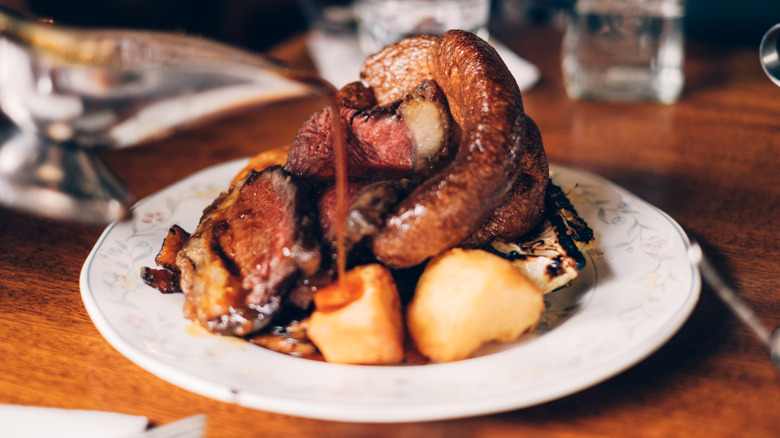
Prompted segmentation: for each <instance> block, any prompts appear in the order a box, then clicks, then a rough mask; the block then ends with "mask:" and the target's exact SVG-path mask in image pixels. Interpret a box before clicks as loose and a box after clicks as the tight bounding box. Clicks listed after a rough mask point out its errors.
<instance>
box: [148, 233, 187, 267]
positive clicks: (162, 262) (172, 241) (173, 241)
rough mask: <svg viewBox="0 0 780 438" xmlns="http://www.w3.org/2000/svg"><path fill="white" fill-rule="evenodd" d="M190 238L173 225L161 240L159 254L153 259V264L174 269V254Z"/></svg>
mask: <svg viewBox="0 0 780 438" xmlns="http://www.w3.org/2000/svg"><path fill="white" fill-rule="evenodd" d="M189 238H190V233H188V232H187V231H185V230H184V228H182V227H180V226H178V225H173V226H171V228H169V229H168V234H167V235H166V236H165V239H164V240H163V244H162V247H161V248H160V252H158V253H157V256H156V257H155V258H154V261H155V263H157V265H158V266H161V267H163V268H165V269H174V270H178V269H176V254H177V253H178V252H179V250H180V249H182V247H183V246H184V243H185V242H187V239H189Z"/></svg>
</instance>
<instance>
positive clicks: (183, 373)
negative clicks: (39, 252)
mask: <svg viewBox="0 0 780 438" xmlns="http://www.w3.org/2000/svg"><path fill="white" fill-rule="evenodd" d="M247 161H248V158H240V159H234V160H230V161H226V162H222V163H218V164H215V165H211V166H208V167H205V168H203V169H201V170H199V171H197V172H195V173H193V174H191V175H188V176H186V177H184V178H182V179H181V180H179V181H176V182H174V183H172V184H170V185H168V186H166V187H164V188H162V189H160V190H158V191H156V192H154V193H152V194H150V195H148V196H146V197H144V198H143V199H141V200H139V201H138V202H137V203H136V204H135V205H134V206H133V210H136V209H138V208H139V207H141V206H142V205H144V204H145V203H147V202H150V201H151V200H152V199H154V198H155V197H157V196H159V195H160V194H162V193H164V192H166V191H170V190H174V189H175V188H176V187H178V186H180V185H186V184H188V183H190V182H191V181H193V180H198V179H199V178H203V176H204V174H205V173H207V172H210V171H215V170H224V171H225V172H227V169H228V168H229V167H230V166H235V167H236V168H237V169H236V170H238V168H239V166H242V165H243V164H244V163H246V162H247ZM550 169H551V171H552V173H553V175H554V174H555V172H556V171H563V172H570V173H572V174H577V175H581V176H582V177H584V178H586V179H591V180H594V181H597V182H599V183H600V184H602V185H604V186H607V187H609V188H610V189H611V190H613V191H615V192H617V193H618V194H619V195H620V196H621V197H624V198H626V197H627V198H631V199H633V200H637V201H639V202H640V203H642V204H643V205H644V206H645V207H647V208H650V209H651V210H652V211H653V212H654V213H656V214H658V215H659V216H660V217H661V218H662V219H664V220H665V221H667V222H668V223H669V224H670V225H671V227H672V228H673V229H674V231H675V232H676V233H677V236H678V237H679V238H680V241H681V243H682V244H683V245H685V247H687V246H688V245H690V239H689V238H688V236H687V234H686V233H685V231H684V229H683V228H682V227H681V226H680V224H679V223H677V222H676V221H675V220H674V219H673V218H672V217H671V216H670V215H669V214H667V213H666V212H664V211H663V210H661V209H659V208H658V207H656V206H654V205H652V204H650V203H649V202H647V201H644V200H643V199H641V198H639V197H638V196H636V195H634V194H633V193H632V192H630V191H628V190H626V189H625V188H623V187H621V186H619V185H617V184H615V183H614V182H612V181H610V180H608V179H606V178H603V177H601V176H599V175H596V174H593V173H591V172H589V171H586V170H582V169H577V168H573V167H569V166H563V165H558V164H553V163H551V164H550ZM120 224H121V223H120V222H114V223H112V224H110V225H109V226H107V227H106V229H105V230H104V231H103V233H101V235H100V237H99V238H98V240H97V241H96V243H95V245H94V246H93V248H92V250H91V251H90V253H89V256H88V257H87V258H86V260H85V262H84V265H83V267H82V270H81V273H80V276H79V286H80V290H81V297H82V301H83V302H84V306H85V308H86V310H87V313H88V314H89V316H90V318H91V319H92V321H93V323H94V325H95V326H96V328H97V329H98V331H99V332H100V333H101V335H102V336H103V337H104V338H105V339H106V340H107V341H108V343H109V344H110V345H111V346H112V347H114V348H115V349H116V350H117V351H118V352H120V354H122V355H123V356H125V357H126V358H128V359H129V360H131V361H132V362H134V363H135V364H137V365H138V366H140V367H141V368H143V369H144V370H146V371H147V372H150V373H151V374H153V375H156V376H157V377H159V378H161V379H163V380H166V381H168V382H170V383H173V384H175V385H177V386H179V387H181V388H183V389H186V390H189V391H191V392H194V393H196V394H199V395H202V396H205V397H209V398H212V399H216V400H220V401H224V402H228V403H234V404H238V405H242V406H246V407H250V408H254V409H260V410H265V411H270V412H278V413H282V414H287V415H294V416H300V417H308V418H316V419H323V420H335V421H354V422H371V423H378V422H384V423H395V422H410V421H433V420H442V419H453V418H463V417H472V416H478V415H485V414H490V413H497V412H505V411H511V410H516V409H522V408H527V407H531V406H535V405H539V404H542V403H546V402H549V401H552V400H556V399H559V398H562V397H565V396H568V395H571V394H574V393H577V392H580V391H583V390H585V389H587V388H590V387H593V386H595V385H597V384H599V383H601V382H604V381H606V380H608V379H610V378H612V377H614V376H616V375H617V374H619V373H621V372H623V371H625V370H627V369H629V368H631V367H633V366H635V365H636V364H638V363H639V362H641V361H643V360H644V359H646V358H647V357H649V356H650V355H652V354H653V353H655V352H656V351H657V350H658V349H660V348H661V347H662V346H663V345H665V344H666V343H668V341H669V340H670V339H671V338H672V337H673V336H674V335H675V334H676V333H677V332H678V331H679V330H680V328H681V327H682V326H683V325H684V324H685V322H686V321H687V320H688V319H689V317H690V315H691V314H692V312H693V311H694V309H695V307H696V303H697V302H698V300H699V297H700V294H701V279H700V275H699V272H698V268H697V267H696V266H695V265H694V264H693V263H690V264H689V265H688V266H687V267H688V268H689V271H690V280H691V284H690V287H689V290H688V291H687V296H686V299H685V300H684V301H683V302H682V303H681V305H680V306H679V307H677V308H676V309H675V311H674V312H673V318H672V317H670V318H668V319H669V322H673V323H668V324H665V325H663V327H661V328H659V329H656V330H654V331H653V332H652V334H653V338H654V339H656V341H655V342H654V343H653V345H652V346H650V347H648V346H647V345H643V344H642V343H640V344H638V345H633V346H632V347H631V348H630V349H629V350H627V351H625V352H623V353H622V354H621V356H627V358H626V359H625V360H620V361H615V360H613V361H611V362H605V363H601V364H598V365H596V366H595V367H593V366H592V367H590V368H588V371H589V372H590V373H591V374H593V370H594V369H595V370H598V372H597V373H595V374H597V375H598V377H597V378H591V379H586V380H587V381H584V382H582V381H581V382H579V383H578V384H575V385H572V384H571V383H569V384H567V382H566V381H568V380H577V379H576V376H567V377H566V378H564V379H562V380H561V382H563V383H561V382H558V383H557V385H554V386H555V387H554V388H551V390H550V391H548V392H547V395H546V396H543V397H536V398H535V399H534V400H533V401H531V402H525V403H512V402H511V401H508V400H507V399H506V398H505V397H500V398H493V396H492V395H490V394H488V395H486V396H484V397H483V398H487V399H486V400H481V401H480V402H479V403H476V402H475V401H474V399H469V400H466V401H460V400H459V401H456V402H453V403H441V402H437V403H433V404H431V402H414V401H410V402H409V404H412V405H415V404H422V405H425V406H424V407H425V409H404V410H403V415H398V413H397V411H396V410H393V409H383V407H385V408H386V406H385V404H384V403H380V404H378V405H372V406H374V408H373V409H366V406H365V405H364V404H360V403H359V402H345V401H337V402H336V404H337V405H338V406H340V407H345V406H348V405H350V404H354V405H356V406H355V407H356V408H358V409H346V408H345V409H334V408H333V407H332V406H323V404H322V402H319V401H317V400H310V401H308V402H306V401H302V400H301V399H300V398H297V397H291V398H287V397H285V398H280V397H278V396H276V395H268V394H258V393H255V392H252V391H245V390H241V389H236V388H231V387H230V385H228V384H226V383H224V382H220V381H219V379H214V378H210V377H207V376H202V375H196V374H193V373H191V372H190V371H188V370H186V369H184V368H181V367H178V366H176V365H172V364H169V363H167V362H165V361H163V360H161V359H159V358H157V357H154V356H151V355H149V354H148V353H147V352H143V351H139V349H138V348H137V347H136V346H135V345H133V344H132V343H131V342H130V341H129V340H127V339H125V337H124V336H123V335H122V334H121V333H120V332H119V331H118V330H117V329H114V328H113V326H112V323H111V321H109V320H108V318H107V316H106V315H105V314H104V313H103V312H102V311H101V309H100V307H99V305H98V303H97V298H96V296H95V292H94V291H93V290H92V288H91V286H90V284H89V271H90V269H91V267H92V266H93V264H94V260H95V257H96V256H97V252H98V249H99V248H100V247H101V244H102V243H103V242H105V241H106V239H107V238H108V236H109V235H110V234H111V232H112V231H113V230H114V229H115V228H116V227H117V226H119V225H120ZM590 261H591V263H593V261H592V260H590ZM596 275H597V274H596ZM258 348H259V347H258ZM634 350H639V351H634ZM277 354H278V353H277ZM287 359H292V360H301V359H298V358H292V357H287ZM456 363H457V362H456ZM325 365H326V366H337V367H355V365H341V364H325ZM448 365H451V364H430V365H426V366H425V367H426V368H427V367H446V366H448ZM359 367H363V368H366V369H368V368H377V369H387V368H393V367H372V366H365V365H359ZM395 368H397V367H395ZM510 392H511V391H510ZM325 404H326V405H327V403H325ZM418 407H419V406H418ZM366 411H368V412H366ZM355 412H359V414H357V415H356V414H355ZM372 412H373V414H372Z"/></svg>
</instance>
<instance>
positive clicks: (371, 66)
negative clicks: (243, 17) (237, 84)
mask: <svg viewBox="0 0 780 438" xmlns="http://www.w3.org/2000/svg"><path fill="white" fill-rule="evenodd" d="M359 79H360V80H359V81H356V82H354V83H351V84H348V85H346V86H344V87H343V88H341V89H340V90H338V91H337V92H336V91H335V90H334V94H335V96H334V99H333V100H334V103H333V104H332V105H328V106H325V107H324V108H322V109H320V110H319V111H317V112H316V113H314V114H312V115H311V117H309V118H308V119H307V120H305V121H302V125H301V128H300V130H299V131H298V133H297V135H296V136H295V139H294V140H293V141H292V142H291V144H289V145H281V146H279V147H277V148H272V147H270V146H267V145H266V146H265V147H264V148H263V150H262V152H259V153H258V154H257V155H256V156H254V157H250V158H246V159H239V160H235V161H230V162H225V163H221V164H218V165H215V166H212V167H209V168H206V169H203V170H201V171H199V172H197V173H195V174H193V175H191V176H189V177H187V178H185V179H183V180H181V181H179V182H177V183H175V184H172V185H170V186H168V187H166V188H164V189H162V190H160V191H159V192H157V193H155V194H153V195H151V196H149V197H147V198H145V199H143V200H141V201H139V202H138V203H137V204H136V205H135V206H134V207H133V215H132V218H131V219H129V220H125V221H121V222H116V223H113V224H111V225H110V226H108V228H107V229H106V230H105V231H104V232H103V234H102V236H101V237H100V238H99V240H98V242H97V243H96V244H95V247H94V248H93V250H92V252H91V253H90V255H89V257H88V258H87V260H86V262H85V263H84V267H83V269H82V272H81V278H80V287H81V293H82V299H83V301H84V304H85V307H86V309H87V311H88V313H89V315H90V317H91V318H92V320H93V321H94V323H95V325H96V327H97V328H98V330H99V331H100V332H101V334H102V335H103V336H104V337H105V338H106V340H107V341H108V342H109V343H110V344H111V345H112V346H114V347H115V348H116V349H117V350H118V351H119V352H120V353H122V354H123V355H125V356H126V357H128V358H129V359H130V360H132V361H133V362H135V363H136V364H138V365H139V366H141V367H142V368H144V369H146V370H148V371H149V372H151V373H152V374H154V375H156V376H158V377H160V378H162V379H165V380H167V381H169V382H171V383H173V384H176V385H178V386H181V387H182V388H185V389H188V390H190V391H193V392H195V393H198V394H202V395H204V396H207V397H212V398H215V399H218V400H223V401H226V402H232V403H236V404H240V405H243V406H248V407H252V408H256V409H261V410H266V411H273V412H278V413H283V414H289V415H296V416H302V417H311V418H320V419H329V420H338V421H357V422H402V421H424V420H436V419H446V418H456V417H464V416H474V415H482V414H488V413H494V412H501V411H507V410H513V409H520V408H524V407H529V406H533V405H537V404H540V403H544V402H547V401H550V400H554V399H558V398H561V397H564V396H567V395H570V394H573V393H575V392H578V391H581V390H583V389H586V388H588V387H590V386H593V385H595V384H597V383H599V382H601V381H604V380H606V379H608V378H610V377H612V376H614V375H616V374H617V373H620V372H622V371H624V370H626V369H627V368H629V367H631V366H633V365H634V364H636V363H638V362H639V361H641V360H643V359H644V358H645V357H647V356H648V355H650V354H652V353H653V352H654V351H656V350H657V349H658V348H660V347H661V346H662V345H663V344H664V343H666V341H668V340H669V339H670V338H671V337H672V336H673V335H674V334H675V333H676V332H677V330H678V329H679V328H680V327H681V326H682V324H683V323H684V322H685V321H686V320H687V318H688V316H689V315H690V313H691V312H692V311H693V308H694V306H695V305H696V302H697V300H698V297H699V291H700V283H699V275H698V271H697V269H696V267H695V266H693V265H692V264H691V262H690V261H689V260H688V257H687V252H686V250H687V246H688V243H689V241H688V238H687V236H686V235H685V233H684V231H683V230H682V229H681V227H680V226H679V225H678V224H677V223H676V222H675V221H674V220H673V219H672V218H670V217H669V216H668V215H667V214H665V213H664V212H662V211H660V210H659V209H657V208H655V207H653V206H652V205H650V204H648V203H647V202H645V201H643V200H642V199H640V198H638V197H636V196H634V195H633V194H631V193H629V192H628V191H626V190H624V189H623V188H621V187H619V186H617V185H615V184H613V183H612V182H610V181H608V180H605V179H603V178H601V177H599V176H596V175H593V174H590V173H588V172H585V171H582V170H578V169H574V168H570V167H564V166H559V165H555V164H551V163H548V161H547V158H546V154H545V151H544V146H543V142H542V137H543V133H540V131H539V128H538V127H537V126H536V124H535V123H534V121H533V119H532V118H531V117H530V116H529V115H528V114H526V113H525V111H524V108H523V105H522V99H521V96H520V91H519V89H518V87H517V84H516V82H515V80H514V78H513V77H512V75H511V73H510V72H509V71H508V69H507V68H506V66H505V65H504V64H503V62H502V60H501V58H500V57H499V56H498V54H497V53H496V51H495V50H494V49H493V48H492V47H491V46H490V45H488V44H487V43H485V42H484V41H482V40H481V39H479V38H478V37H476V36H474V35H473V34H470V33H467V32H461V31H449V32H447V33H446V34H445V35H443V36H413V37H409V38H407V39H405V40H403V41H401V42H399V43H396V44H393V45H391V46H388V47H387V48H385V49H383V50H382V51H380V52H378V53H377V54H375V55H372V56H370V57H368V58H367V59H366V61H365V63H364V64H363V67H362V70H361V74H360V78H359Z"/></svg>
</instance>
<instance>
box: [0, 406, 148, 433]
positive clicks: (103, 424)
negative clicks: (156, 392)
mask: <svg viewBox="0 0 780 438" xmlns="http://www.w3.org/2000/svg"><path fill="white" fill-rule="evenodd" d="M148 422H149V421H148V420H147V418H146V417H140V416H135V415H125V414H117V413H114V412H101V411H86V410H78V409H57V408H40V407H33V406H17V405H0V436H2V437H3V438H39V437H40V438H70V437H73V438H92V437H94V438H121V437H126V436H129V435H131V434H134V433H138V432H141V431H143V430H144V429H146V426H147V424H148Z"/></svg>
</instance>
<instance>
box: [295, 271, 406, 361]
mask: <svg viewBox="0 0 780 438" xmlns="http://www.w3.org/2000/svg"><path fill="white" fill-rule="evenodd" d="M314 305H315V310H314V312H313V313H312V315H311V317H310V318H309V328H308V329H307V335H308V337H309V339H310V340H311V341H312V342H313V343H314V345H316V346H317V348H318V349H319V350H320V353H322V355H323V357H324V358H325V360H326V361H328V362H336V363H350V364H390V363H397V362H400V361H401V360H402V359H403V357H404V345H403V343H404V326H403V315H402V313H401V300H400V298H399V296H398V290H397V289H396V286H395V283H394V282H393V277H392V276H391V274H390V271H389V270H388V269H387V268H385V267H383V266H382V265H379V264H370V265H362V266H358V267H356V268H354V269H352V270H350V271H349V272H347V273H346V275H344V277H343V278H342V279H341V281H336V282H334V283H332V284H330V285H328V286H327V287H325V288H323V289H320V290H318V291H317V292H316V294H315V295H314Z"/></svg>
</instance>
